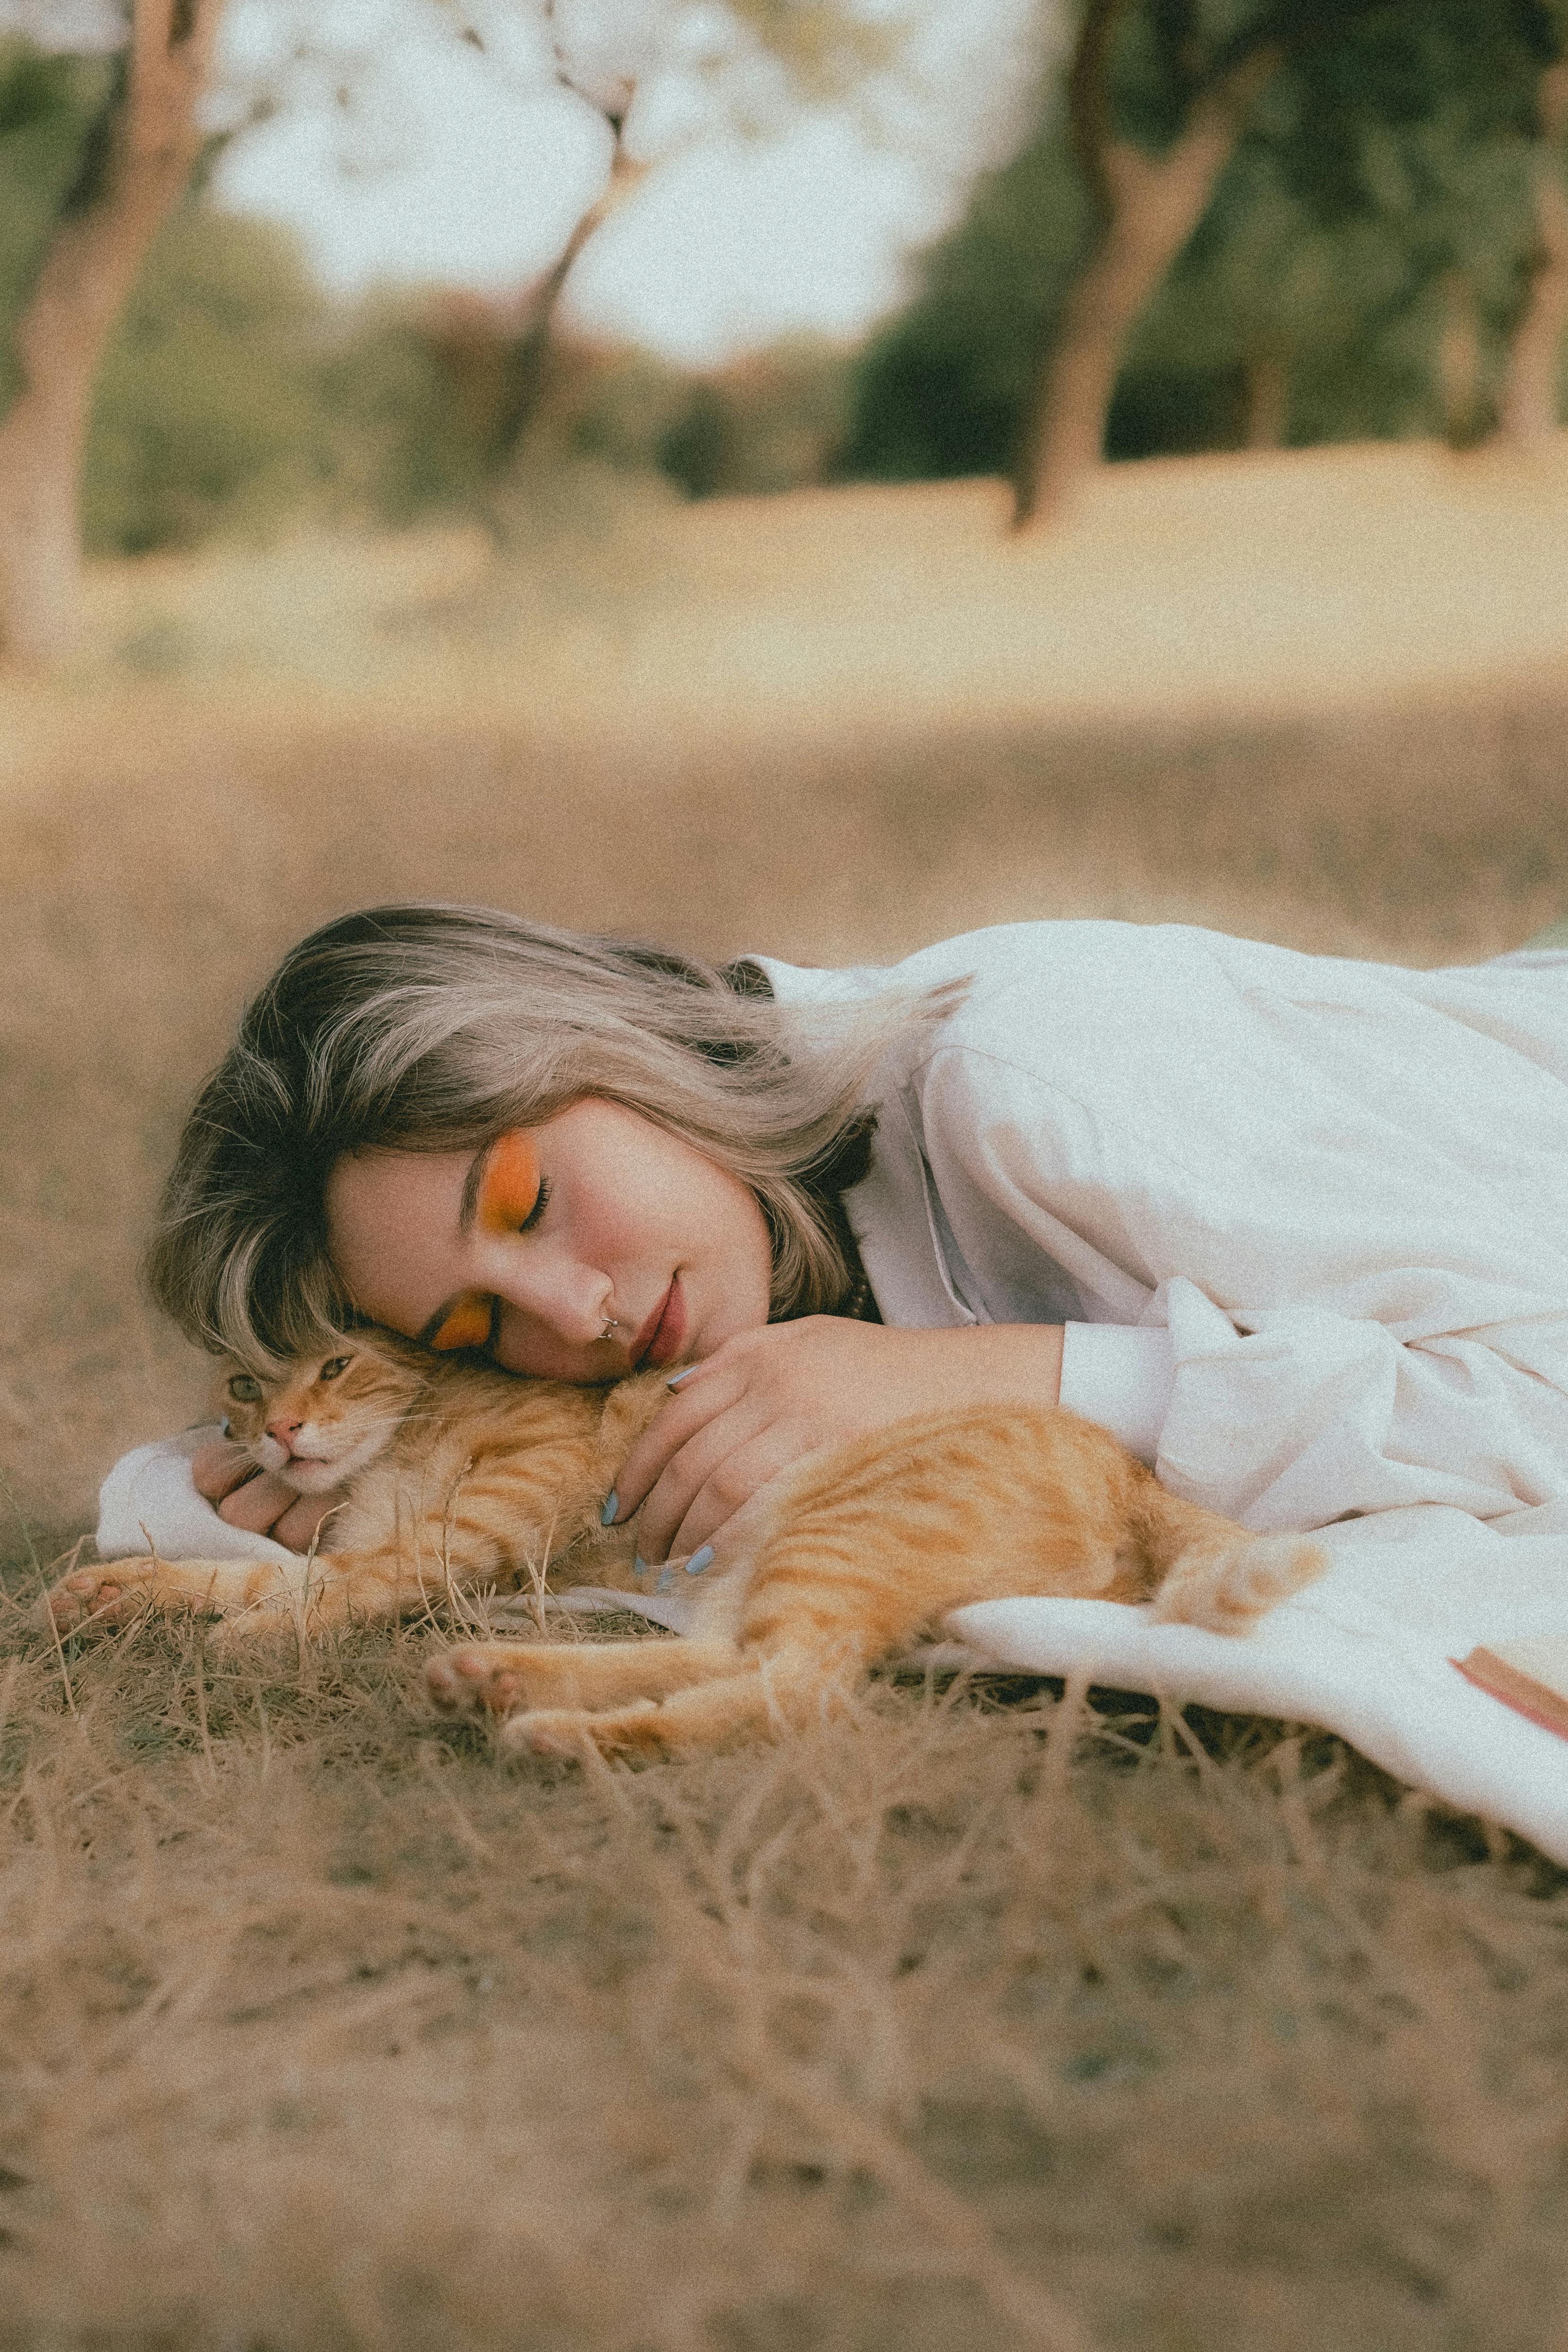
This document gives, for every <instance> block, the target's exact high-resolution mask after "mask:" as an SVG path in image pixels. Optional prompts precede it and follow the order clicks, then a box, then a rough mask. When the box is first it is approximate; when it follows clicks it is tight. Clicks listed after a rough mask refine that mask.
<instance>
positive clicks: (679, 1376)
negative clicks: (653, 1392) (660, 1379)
mask: <svg viewBox="0 0 1568 2352" xmlns="http://www.w3.org/2000/svg"><path fill="white" fill-rule="evenodd" d="M695 1370H696V1366H695V1364H688V1365H687V1366H686V1369H685V1371H684V1372H677V1373H676V1374H675V1375H674V1379H673V1380H668V1381H665V1382H664V1386H665V1387H666V1388H667V1389H678V1388H679V1387H680V1385H681V1382H682V1381H689V1380H690V1379H691V1376H692V1374H693V1373H694V1372H695Z"/></svg>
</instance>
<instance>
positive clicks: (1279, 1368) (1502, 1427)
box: [1156, 1278, 1568, 1530]
mask: <svg viewBox="0 0 1568 2352" xmlns="http://www.w3.org/2000/svg"><path fill="white" fill-rule="evenodd" d="M1156 1303H1157V1305H1158V1306H1161V1307H1163V1308H1164V1310H1165V1313H1166V1318H1167V1321H1168V1324H1169V1335H1170V1339H1171V1343H1172V1351H1173V1358H1174V1375H1173V1380H1172V1384H1171V1395H1170V1406H1169V1410H1168V1412H1167V1413H1166V1421H1165V1426H1164V1428H1163V1430H1162V1432H1161V1434H1160V1445H1159V1456H1158V1463H1157V1467H1158V1469H1159V1472H1160V1475H1161V1476H1162V1477H1163V1478H1165V1479H1166V1481H1167V1482H1168V1483H1169V1484H1170V1485H1171V1486H1173V1487H1175V1488H1176V1490H1177V1491H1178V1492H1179V1493H1183V1494H1186V1495H1189V1496H1192V1497H1193V1499H1194V1500H1196V1501H1198V1502H1204V1503H1207V1504H1208V1505H1209V1506H1210V1507H1212V1508H1214V1509H1216V1510H1219V1511H1224V1512H1226V1513H1227V1514H1228V1516H1229V1517H1232V1518H1237V1519H1240V1520H1241V1521H1243V1522H1244V1524H1245V1525H1246V1526H1248V1527H1250V1528H1258V1529H1260V1530H1267V1529H1271V1528H1314V1527H1322V1526H1323V1525H1325V1524H1326V1523H1327V1522H1328V1521H1329V1520H1331V1519H1334V1518H1340V1517H1346V1516H1348V1515H1351V1514H1356V1513H1365V1512H1372V1511H1383V1510H1390V1509H1394V1508H1396V1507H1398V1506H1400V1505H1403V1504H1409V1503H1443V1504H1448V1506H1449V1507H1452V1508H1455V1509H1458V1510H1460V1511H1464V1512H1467V1513H1469V1516H1470V1517H1473V1518H1478V1519H1500V1518H1503V1517H1506V1516H1507V1515H1508V1514H1509V1513H1510V1512H1512V1511H1518V1510H1521V1509H1526V1508H1529V1507H1531V1506H1534V1505H1537V1504H1541V1503H1544V1502H1549V1501H1551V1500H1552V1499H1554V1498H1560V1497H1561V1496H1563V1493H1564V1491H1565V1489H1568V1476H1565V1468H1568V1314H1563V1312H1562V1311H1558V1312H1555V1313H1553V1312H1552V1310H1551V1307H1550V1306H1549V1304H1548V1303H1547V1302H1545V1301H1542V1303H1541V1310H1542V1311H1539V1312H1537V1313H1535V1314H1533V1315H1531V1314H1528V1313H1526V1314H1524V1315H1521V1316H1520V1317H1519V1318H1518V1319H1517V1320H1508V1321H1499V1322H1497V1323H1494V1324H1491V1325H1490V1326H1487V1325H1479V1324H1478V1325H1471V1326H1469V1328H1463V1327H1461V1328H1457V1329H1452V1330H1448V1331H1443V1330H1435V1331H1427V1332H1425V1333H1423V1334H1422V1335H1421V1336H1420V1337H1419V1338H1418V1339H1414V1340H1411V1339H1403V1338H1401V1337H1400V1336H1399V1333H1398V1331H1397V1329H1396V1328H1390V1322H1391V1321H1392V1318H1389V1320H1384V1319H1381V1318H1378V1317H1376V1316H1375V1315H1367V1316H1356V1315H1351V1314H1346V1313H1344V1312H1343V1311H1336V1310H1335V1309H1333V1308H1331V1307H1326V1306H1318V1305H1302V1306H1300V1307H1264V1308H1259V1309H1255V1310H1251V1311H1248V1310H1244V1309H1232V1310H1231V1311H1229V1312H1227V1311H1226V1310H1225V1309H1224V1308H1222V1307H1218V1306H1217V1305H1216V1303H1215V1302H1214V1300H1213V1299H1212V1298H1209V1297H1206V1296H1205V1294H1204V1293H1203V1292H1202V1291H1201V1290H1200V1289H1199V1288H1198V1287H1197V1285H1196V1284H1195V1283H1192V1282H1188V1281H1185V1280H1182V1279H1179V1278H1178V1279H1176V1280H1174V1281H1171V1282H1168V1283H1166V1284H1165V1285H1164V1286H1162V1289H1161V1291H1160V1293H1159V1294H1158V1298H1157V1302H1156Z"/></svg>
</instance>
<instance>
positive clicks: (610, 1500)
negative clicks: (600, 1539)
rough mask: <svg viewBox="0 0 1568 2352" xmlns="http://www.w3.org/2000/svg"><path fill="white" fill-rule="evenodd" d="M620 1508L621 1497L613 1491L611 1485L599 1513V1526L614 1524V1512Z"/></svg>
mask: <svg viewBox="0 0 1568 2352" xmlns="http://www.w3.org/2000/svg"><path fill="white" fill-rule="evenodd" d="M620 1508H621V1497H620V1496H619V1495H617V1493H616V1492H615V1489H614V1487H613V1486H612V1488H611V1489H610V1492H609V1493H608V1495H606V1496H605V1497H604V1508H603V1509H602V1510H601V1512H600V1514H599V1524H600V1526H601V1528H612V1527H613V1526H614V1525H615V1514H616V1512H617V1511H618V1510H619V1509H620Z"/></svg>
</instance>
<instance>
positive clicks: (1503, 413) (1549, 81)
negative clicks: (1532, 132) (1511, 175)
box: [1498, 63, 1568, 449]
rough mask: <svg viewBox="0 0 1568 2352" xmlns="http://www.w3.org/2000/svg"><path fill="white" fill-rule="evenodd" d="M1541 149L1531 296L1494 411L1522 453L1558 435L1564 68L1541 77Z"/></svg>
mask: <svg viewBox="0 0 1568 2352" xmlns="http://www.w3.org/2000/svg"><path fill="white" fill-rule="evenodd" d="M1538 119H1539V125H1540V139H1541V143H1540V147H1539V151H1538V152H1537V154H1536V158H1535V254H1534V260H1533V267H1532V268H1531V278H1530V293H1529V297H1528V299H1527V300H1526V302H1525V306H1524V310H1523V313H1522V315H1521V319H1520V321H1519V324H1518V326H1517V327H1516V328H1515V329H1514V333H1513V341H1512V342H1511V344H1510V346H1509V352H1508V365H1507V367H1506V369H1505V371H1504V373H1503V380H1502V394H1501V397H1500V401H1499V404H1498V430H1499V432H1500V434H1501V436H1502V437H1503V438H1504V439H1505V440H1509V441H1512V442H1515V443H1517V444H1518V446H1520V447H1521V448H1526V449H1528V448H1539V447H1540V446H1541V445H1542V443H1543V442H1546V441H1550V440H1551V439H1552V436H1553V435H1554V434H1555V433H1556V431H1557V378H1558V369H1559V365H1560V362H1561V359H1562V352H1563V328H1564V326H1565V325H1568V194H1565V193H1564V190H1563V158H1562V141H1563V131H1564V130H1568V63H1565V64H1563V65H1555V66H1549V67H1548V68H1547V69H1546V71H1545V72H1544V73H1543V74H1542V77H1541V96H1540V101H1539V108H1538Z"/></svg>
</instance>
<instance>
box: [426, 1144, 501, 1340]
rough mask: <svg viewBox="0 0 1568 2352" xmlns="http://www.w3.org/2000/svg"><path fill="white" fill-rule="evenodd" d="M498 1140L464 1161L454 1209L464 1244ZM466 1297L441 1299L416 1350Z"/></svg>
mask: <svg viewBox="0 0 1568 2352" xmlns="http://www.w3.org/2000/svg"><path fill="white" fill-rule="evenodd" d="M499 1141H500V1138H499V1136H496V1135H493V1136H492V1137H491V1138H490V1140H489V1142H488V1143H482V1144H481V1145H480V1147H479V1149H478V1150H477V1151H476V1153H475V1154H474V1157H473V1159H472V1160H470V1161H469V1162H468V1173H467V1175H466V1176H465V1178H464V1179H463V1198H462V1201H461V1202H459V1204H458V1210H457V1230H458V1233H459V1234H461V1235H462V1237H463V1239H464V1240H465V1241H466V1239H467V1238H468V1235H469V1234H471V1233H472V1232H473V1230H474V1220H475V1218H476V1216H477V1215H478V1213H479V1193H480V1190H481V1188H482V1186H483V1184H484V1181H485V1169H486V1163H487V1162H488V1160H489V1157H490V1154H491V1152H492V1151H494V1150H495V1149H496V1146H497V1143H498V1142H499ZM467 1296H468V1293H467V1292H466V1291H465V1290H455V1291H454V1292H453V1294H452V1296H451V1297H450V1298H444V1299H443V1300H442V1302H441V1304H440V1306H439V1307H437V1308H436V1310H435V1312H434V1315H433V1316H432V1317H431V1318H430V1320H429V1322H428V1323H426V1324H424V1325H423V1326H422V1328H421V1329H420V1330H419V1332H418V1334H417V1344H418V1345H419V1346H420V1347H422V1348H428V1347H429V1346H430V1344H431V1342H432V1340H433V1339H434V1337H435V1335H436V1333H437V1332H438V1331H439V1330H440V1328H441V1327H442V1325H443V1324H444V1322H445V1320H446V1318H447V1317H448V1316H449V1315H450V1314H451V1312H452V1310H453V1308H454V1307H455V1306H456V1305H457V1303H458V1301H459V1300H460V1299H463V1298H466V1297H467Z"/></svg>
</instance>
